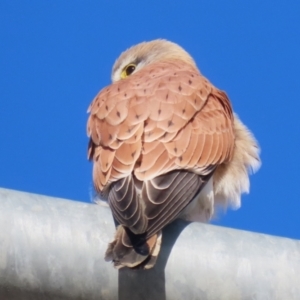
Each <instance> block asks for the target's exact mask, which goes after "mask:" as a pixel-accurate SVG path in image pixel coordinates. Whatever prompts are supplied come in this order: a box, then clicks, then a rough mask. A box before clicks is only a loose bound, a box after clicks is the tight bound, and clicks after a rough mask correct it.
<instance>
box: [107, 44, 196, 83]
mask: <svg viewBox="0 0 300 300" xmlns="http://www.w3.org/2000/svg"><path fill="white" fill-rule="evenodd" d="M171 59H180V60H183V61H185V62H187V63H189V64H192V65H194V66H195V62H194V60H193V58H192V57H191V56H190V55H189V54H188V53H187V52H186V51H185V50H184V49H183V48H182V47H180V46H179V45H177V44H175V43H172V42H169V41H167V40H162V39H158V40H154V41H150V42H143V43H140V44H138V45H135V46H133V47H131V48H129V49H127V50H126V51H125V52H123V53H122V54H121V55H120V57H119V58H118V59H117V60H116V62H115V64H114V66H113V70H112V81H113V82H116V81H119V80H121V79H125V78H127V77H128V76H130V75H132V74H133V73H136V72H138V71H139V70H140V69H142V68H143V67H145V66H147V65H149V64H152V63H155V62H158V61H162V60H171Z"/></svg>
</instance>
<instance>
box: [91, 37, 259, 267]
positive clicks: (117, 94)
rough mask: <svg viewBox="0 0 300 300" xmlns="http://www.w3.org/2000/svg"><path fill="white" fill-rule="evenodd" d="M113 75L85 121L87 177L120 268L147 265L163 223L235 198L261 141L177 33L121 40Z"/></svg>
mask: <svg viewBox="0 0 300 300" xmlns="http://www.w3.org/2000/svg"><path fill="white" fill-rule="evenodd" d="M112 81H113V83H112V84H111V85H110V86H108V87H105V88H104V89H102V90H101V91H100V92H99V94H98V95H97V96H96V97H95V99H94V100H93V102H92V103H91V105H90V107H89V110H88V112H90V116H89V119H88V124H87V132H88V136H89V137H90V142H89V147H88V158H89V159H90V160H92V161H93V163H94V164H93V181H94V186H95V189H96V191H97V192H98V193H99V194H100V195H101V197H102V198H104V199H107V201H108V204H109V206H110V208H111V210H112V214H113V217H114V219H115V222H116V224H117V229H116V234H115V238H114V240H113V242H111V243H110V244H109V246H108V249H107V251H106V257H105V258H106V260H108V261H113V263H114V266H115V267H117V268H121V267H125V266H126V267H130V268H133V267H136V266H139V267H142V268H151V267H152V266H153V265H154V264H155V261H156V258H157V255H158V253H159V250H160V244H161V239H162V234H161V232H162V229H163V228H164V227H165V226H166V225H167V224H169V223H171V222H172V221H173V220H175V219H176V218H183V219H186V220H189V221H201V222H206V221H209V220H210V219H211V218H212V216H213V214H214V208H215V207H216V205H222V206H228V205H230V206H232V207H235V208H237V207H239V206H240V197H241V194H242V193H243V192H248V190H249V177H248V172H249V170H251V169H252V170H256V169H257V168H258V167H259V165H260V159H259V148H258V145H257V142H256V140H255V139H254V137H253V135H252V134H251V133H250V131H249V130H248V129H247V127H246V126H245V125H243V123H242V122H241V121H240V120H239V118H238V117H237V115H235V114H234V113H233V111H232V106H231V103H230V101H229V99H228V97H227V95H226V94H225V93H224V92H223V91H220V90H219V89H217V88H216V87H214V86H213V85H212V84H211V83H210V82H209V81H208V80H207V79H206V78H205V77H204V76H203V75H201V73H200V72H199V70H198V68H197V66H196V64H195V62H194V60H193V59H192V57H191V56H190V55H189V54H188V53H187V52H186V51H185V50H184V49H182V48H181V47H180V46H178V45H177V44H175V43H172V42H169V41H166V40H154V41H151V42H144V43H141V44H138V45H136V46H133V47H132V48H130V49H128V50H127V51H125V52H124V53H122V54H121V56H120V57H119V58H118V59H117V61H116V62H115V64H114V66H113V70H112Z"/></svg>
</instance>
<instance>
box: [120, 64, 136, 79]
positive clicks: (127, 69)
mask: <svg viewBox="0 0 300 300" xmlns="http://www.w3.org/2000/svg"><path fill="white" fill-rule="evenodd" d="M135 68H136V65H134V64H129V65H127V66H126V67H125V68H124V69H123V71H122V73H121V78H122V79H124V78H126V77H128V76H129V75H131V74H132V73H133V72H134V70H135Z"/></svg>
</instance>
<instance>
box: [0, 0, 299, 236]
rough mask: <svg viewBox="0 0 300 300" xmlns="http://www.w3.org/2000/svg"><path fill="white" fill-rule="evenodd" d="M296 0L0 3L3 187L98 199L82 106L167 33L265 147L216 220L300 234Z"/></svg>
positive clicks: (39, 0)
mask: <svg viewBox="0 0 300 300" xmlns="http://www.w3.org/2000/svg"><path fill="white" fill-rule="evenodd" d="M299 16H300V2H299V1H289V2H288V3H287V2H285V3H284V1H274V0H272V1H267V0H265V1H256V0H251V1H250V0H249V1H221V0H220V1H214V0H212V1H200V0H195V1H176V0H174V1H159V0H152V1H92V0H90V1H77V0H72V1H42V0H31V1H21V0H20V1H14V0H2V1H1V2H0V43H1V44H0V45H1V47H0V104H1V110H0V136H1V148H0V166H1V171H0V186H1V187H5V188H11V189H16V190H22V191H28V192H33V193H40V194H44V195H50V196H55V197H63V198H69V199H74V200H80V201H86V202H88V201H90V191H91V187H92V180H91V164H90V163H89V162H88V161H87V160H86V149H87V141H88V139H87V137H86V120H87V114H86V110H87V107H88V105H89V103H90V102H91V100H92V99H93V97H94V96H95V95H96V93H97V92H98V91H99V90H100V89H101V88H102V87H104V86H105V85H107V84H109V82H110V73H111V66H112V64H113V63H114V61H115V59H116V58H117V57H118V55H119V54H120V52H122V51H123V50H125V49H126V48H128V47H129V46H131V45H133V44H136V43H138V42H141V41H145V40H151V39H155V38H166V39H169V40H171V41H174V42H177V43H179V44H180V45H181V46H183V47H184V48H185V49H186V50H187V51H188V52H190V53H191V55H192V56H193V57H194V58H195V60H196V62H197V64H198V66H199V68H200V70H201V72H202V73H203V74H204V75H205V76H206V77H208V78H209V80H210V81H211V82H212V83H214V84H215V85H216V86H217V87H219V88H220V89H223V90H225V91H226V92H227V93H228V95H229V97H230V99H231V101H232V103H233V107H234V110H235V111H236V112H237V113H238V114H239V116H240V117H241V119H242V120H243V122H244V123H245V124H246V125H247V126H248V127H249V128H250V129H251V130H252V131H253V133H254V134H255V136H256V138H257V139H258V141H259V143H260V145H261V148H262V155H261V156H262V161H263V164H262V168H261V169H260V170H259V172H258V173H257V174H255V175H254V176H252V177H251V193H250V194H249V195H246V196H244V197H243V204H242V208H241V209H239V210H238V211H228V213H227V214H226V215H224V216H222V217H220V218H219V220H218V221H217V222H216V223H217V224H218V225H221V226H228V227H233V228H239V229H244V230H250V231H256V232H262V233H267V234H272V235H279V236H285V237H291V238H297V239H300V219H299V218H300V217H299V215H300V204H299V203H300V182H299V179H300V178H299V171H298V169H299V167H300V154H299V146H300V145H299V142H300V140H299V136H300V126H299V124H300V120H299V112H298V109H299V101H300V97H299V70H300V59H299V54H300V21H299Z"/></svg>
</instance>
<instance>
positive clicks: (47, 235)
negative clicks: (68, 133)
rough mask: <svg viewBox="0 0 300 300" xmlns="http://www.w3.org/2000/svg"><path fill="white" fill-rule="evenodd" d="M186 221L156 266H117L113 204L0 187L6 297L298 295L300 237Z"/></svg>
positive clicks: (166, 239)
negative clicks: (110, 253) (112, 255)
mask: <svg viewBox="0 0 300 300" xmlns="http://www.w3.org/2000/svg"><path fill="white" fill-rule="evenodd" d="M186 225H187V224H186V223H184V222H180V221H179V222H175V223H174V224H171V225H170V226H169V227H168V228H166V230H165V231H164V235H163V245H162V250H161V253H160V256H159V260H158V263H157V265H156V267H155V268H154V269H152V270H149V271H141V270H137V271H134V270H128V269H122V270H120V272H118V271H117V270H115V269H114V268H113V267H112V265H111V264H110V263H106V262H105V261H104V258H103V257H104V252H105V250H106V246H107V243H108V242H109V241H110V240H111V239H112V237H113V234H114V225H113V220H112V217H111V214H110V211H109V209H108V208H105V207H101V206H98V205H93V204H86V203H81V202H75V201H68V200H62V199H57V198H51V197H46V196H40V195H34V194H28V193H23V192H16V191H11V190H6V189H0V299H1V300H2V299H3V300H6V299H9V300H14V299H16V300H19V299H22V300H35V299H39V300H44V299H51V300H53V299H54V300H57V299H72V300H75V299H76V300H77V299H88V300H93V299H105V300H106V299H120V300H125V299H130V300H135V299H151V300H159V299H169V300H173V299H188V300H192V299H220V300H226V299H229V300H234V299H262V300H268V299H272V300H273V299H283V300H285V299H300V241H295V240H291V239H286V238H279V237H273V236H268V235H263V234H257V233H251V232H245V231H238V230H233V229H229V228H221V227H217V226H212V225H204V224H196V223H194V224H190V225H188V226H186ZM181 231H182V232H181ZM180 232H181V233H180ZM178 236H179V237H178ZM177 237H178V239H177ZM176 239H177V240H176Z"/></svg>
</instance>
